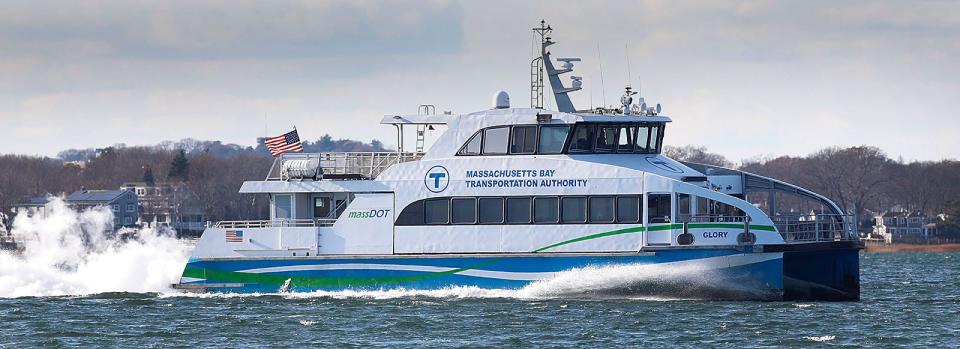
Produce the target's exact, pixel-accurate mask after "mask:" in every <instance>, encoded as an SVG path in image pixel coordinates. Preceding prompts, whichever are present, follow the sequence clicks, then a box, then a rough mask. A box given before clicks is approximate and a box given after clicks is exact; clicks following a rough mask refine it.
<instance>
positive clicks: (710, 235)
mask: <svg viewBox="0 0 960 349" xmlns="http://www.w3.org/2000/svg"><path fill="white" fill-rule="evenodd" d="M703 237H704V238H706V239H716V238H720V239H723V238H726V237H727V232H725V231H705V232H703Z"/></svg>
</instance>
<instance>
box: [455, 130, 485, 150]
mask: <svg viewBox="0 0 960 349" xmlns="http://www.w3.org/2000/svg"><path fill="white" fill-rule="evenodd" d="M482 140H483V132H477V134H475V135H473V137H470V140H468V141H467V144H466V145H465V146H463V149H461V150H460V155H480V142H481V141H482Z"/></svg>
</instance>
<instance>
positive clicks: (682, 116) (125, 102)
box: [0, 1, 960, 159]
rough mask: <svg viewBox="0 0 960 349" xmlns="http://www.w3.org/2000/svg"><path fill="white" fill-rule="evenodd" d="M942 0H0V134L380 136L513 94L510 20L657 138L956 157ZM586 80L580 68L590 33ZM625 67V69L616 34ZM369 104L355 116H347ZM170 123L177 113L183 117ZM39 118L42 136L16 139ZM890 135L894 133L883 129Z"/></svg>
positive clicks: (949, 21) (520, 79)
mask: <svg viewBox="0 0 960 349" xmlns="http://www.w3.org/2000/svg"><path fill="white" fill-rule="evenodd" d="M958 10H960V5H958V4H957V3H956V2H951V1H904V2H892V1H890V2H872V1H851V2H840V3H837V2H830V1H802V2H801V1H795V2H766V1H737V2H722V3H710V2H707V3H705V2H699V1H692V2H685V1H609V2H582V1H540V2H517V1H484V2H463V3H460V2H444V1H418V2H379V1H370V2H327V1H324V2H293V1H279V2H277V1H274V2H246V1H223V2H219V1H207V2H179V1H172V2H159V3H154V2H80V3H77V2H23V3H19V4H6V5H5V6H4V7H2V8H0V121H4V122H5V125H6V126H7V131H5V132H4V133H8V134H9V136H8V137H4V138H2V139H0V152H21V153H42V154H48V155H50V154H55V153H56V152H57V151H58V150H61V149H63V148H67V147H87V146H102V145H107V144H112V143H117V142H124V143H128V144H145V143H155V142H157V141H161V140H166V139H178V138H183V137H194V138H206V139H221V140H225V141H229V142H237V143H242V144H252V142H253V138H254V137H256V136H261V135H262V134H263V133H264V125H263V124H264V119H266V121H267V123H268V125H267V132H276V131H280V130H282V129H283V128H285V127H289V125H290V124H296V125H297V126H298V129H300V130H301V133H304V136H305V137H311V136H319V135H320V134H322V133H334V134H336V135H338V136H343V137H354V138H360V139H370V138H372V137H379V138H385V139H386V140H391V139H392V138H391V136H392V131H391V130H390V129H389V128H380V127H375V126H372V125H374V124H375V123H376V121H377V120H379V117H380V115H383V114H388V113H398V112H415V110H416V109H415V107H416V105H417V104H420V103H435V104H439V105H440V108H441V109H452V110H455V111H457V112H469V111H473V110H478V109H483V108H487V107H488V103H489V96H490V94H492V93H493V92H494V91H496V90H498V89H505V90H507V91H509V92H511V94H512V95H513V97H514V98H513V99H514V101H515V103H520V104H521V105H522V104H523V101H525V100H526V97H527V94H528V92H527V84H528V82H527V75H528V74H529V72H528V69H529V67H528V64H529V60H530V53H531V36H530V35H531V34H530V31H529V29H530V28H531V27H532V26H533V25H535V24H536V23H537V22H538V21H539V20H540V19H541V18H546V19H547V20H548V21H550V22H551V23H552V24H553V26H554V28H556V32H555V38H556V40H557V41H559V44H558V45H556V46H554V52H555V53H556V54H557V55H573V56H580V57H583V58H584V62H582V63H581V64H580V65H579V66H578V69H577V73H578V74H580V75H583V76H584V77H585V90H584V91H581V92H579V93H578V94H577V95H576V96H574V101H575V102H576V103H577V104H578V105H580V106H589V105H590V104H591V102H592V103H593V104H595V105H600V104H604V101H603V100H602V98H601V96H602V95H606V104H613V103H614V102H615V101H616V99H617V98H618V95H619V91H620V90H621V89H622V87H623V86H624V85H625V84H627V83H633V84H634V85H635V86H636V84H638V83H639V81H638V79H637V76H641V77H642V86H643V91H644V94H645V95H646V96H647V97H648V99H651V100H653V101H654V102H661V103H663V105H664V106H665V108H666V111H667V112H668V113H669V114H670V115H671V116H673V117H674V118H675V123H674V124H673V125H672V126H671V128H670V131H669V134H668V140H667V141H668V143H672V144H703V145H706V146H708V147H710V148H711V149H713V150H715V151H719V152H721V153H724V154H725V155H728V156H730V157H731V158H734V159H740V158H746V157H751V156H754V155H758V154H768V153H777V154H805V153H809V152H812V151H815V150H817V149H819V148H821V147H824V146H828V145H834V144H837V145H851V144H876V145H879V146H881V148H883V149H884V150H886V151H887V152H888V153H890V154H891V155H892V156H899V155H903V156H904V157H905V158H907V159H939V158H942V157H960V140H958V138H957V137H955V136H954V135H953V134H954V133H956V132H957V131H958V130H960V121H958V119H960V118H957V117H955V116H956V112H954V111H953V110H954V107H953V105H954V104H955V101H956V100H958V98H957V97H958V96H960V66H958V64H957V63H956V62H955V60H956V57H958V56H960V17H958V16H956V15H955V14H956V13H958ZM598 46H600V47H601V52H600V53H601V55H602V58H603V62H602V63H603V67H604V72H603V75H604V82H605V83H604V84H603V86H601V84H600V72H599V69H598V68H599V64H598V63H599V60H598V57H597V55H598V52H597V47H598ZM627 48H629V57H630V63H631V67H630V68H631V70H632V75H633V76H628V74H627V73H626V72H627V64H626V61H627V58H626V56H627V52H626V49H627ZM360 123H369V124H370V125H371V126H370V127H356V126H357V125H359V124H360ZM184 125H189V127H184ZM51 133H53V134H56V135H57V136H56V137H52V138H53V139H51V140H50V141H49V142H46V143H44V144H42V145H40V148H38V146H37V145H36V143H35V142H32V141H31V140H35V139H37V138H38V137H41V138H42V137H45V135H49V134H51ZM894 140H895V141H894Z"/></svg>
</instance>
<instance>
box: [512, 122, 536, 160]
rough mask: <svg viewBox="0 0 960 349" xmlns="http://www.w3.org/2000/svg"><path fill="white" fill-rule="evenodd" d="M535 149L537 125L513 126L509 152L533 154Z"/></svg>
mask: <svg viewBox="0 0 960 349" xmlns="http://www.w3.org/2000/svg"><path fill="white" fill-rule="evenodd" d="M536 150H537V127H536V126H514V127H513V136H512V137H511V139H510V153H511V154H533V153H534V152H535V151H536Z"/></svg>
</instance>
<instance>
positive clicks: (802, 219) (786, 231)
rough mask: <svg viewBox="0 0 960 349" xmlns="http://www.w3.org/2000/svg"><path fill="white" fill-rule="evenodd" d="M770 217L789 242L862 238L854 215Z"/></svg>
mask: <svg viewBox="0 0 960 349" xmlns="http://www.w3.org/2000/svg"><path fill="white" fill-rule="evenodd" d="M770 218H771V219H772V220H773V224H774V225H776V227H777V230H778V231H780V235H782V236H783V240H784V241H787V242H788V243H789V242H815V241H843V240H853V241H856V240H859V239H860V236H859V235H857V233H856V229H855V228H854V227H855V225H854V219H853V216H852V215H840V214H816V213H815V214H799V213H787V214H776V215H774V216H773V217H770Z"/></svg>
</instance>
